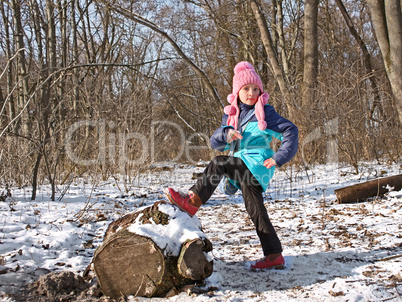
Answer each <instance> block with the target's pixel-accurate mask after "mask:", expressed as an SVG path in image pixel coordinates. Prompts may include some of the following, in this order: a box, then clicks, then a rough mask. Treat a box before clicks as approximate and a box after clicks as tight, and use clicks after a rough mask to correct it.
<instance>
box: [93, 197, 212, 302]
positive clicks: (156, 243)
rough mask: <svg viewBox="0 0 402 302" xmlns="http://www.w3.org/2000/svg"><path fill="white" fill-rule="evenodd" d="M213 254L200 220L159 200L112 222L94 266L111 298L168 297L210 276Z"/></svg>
mask: <svg viewBox="0 0 402 302" xmlns="http://www.w3.org/2000/svg"><path fill="white" fill-rule="evenodd" d="M210 251H212V244H211V242H210V241H209V240H208V239H207V238H206V236H205V234H204V233H203V232H202V228H201V224H200V222H199V220H198V218H197V217H195V216H194V217H190V216H189V215H188V214H186V213H184V212H182V211H181V210H180V209H179V208H178V207H176V206H174V205H171V204H170V203H167V202H165V201H157V202H155V203H154V204H153V205H152V206H149V207H145V208H141V209H139V210H137V211H135V212H133V213H130V214H127V215H125V216H123V217H122V218H120V219H118V220H115V221H113V222H112V223H111V224H110V225H109V227H108V229H107V230H106V233H105V237H104V240H103V243H102V245H101V246H100V247H99V248H98V249H97V250H96V251H95V254H94V258H93V264H94V270H95V274H96V276H97V278H98V282H99V285H100V287H101V289H102V292H103V293H104V294H105V295H106V296H110V297H111V298H114V299H116V298H119V297H121V296H128V295H134V296H141V297H164V296H165V295H166V294H167V293H168V292H169V291H171V290H172V289H175V290H176V289H180V288H181V287H184V286H186V285H190V284H195V283H196V281H201V280H203V279H205V278H207V277H209V276H210V275H211V274H212V271H213V266H212V261H211V260H209V259H208V255H207V253H208V252H210Z"/></svg>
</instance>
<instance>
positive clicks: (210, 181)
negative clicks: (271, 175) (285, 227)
mask: <svg viewBox="0 0 402 302" xmlns="http://www.w3.org/2000/svg"><path fill="white" fill-rule="evenodd" d="M223 176H227V177H229V178H230V179H233V180H236V181H238V182H239V183H240V186H241V190H242V194H243V199H244V202H245V205H246V209H247V212H248V213H249V215H250V218H251V220H252V221H253V223H254V225H255V227H256V230H257V234H258V236H259V238H260V241H261V245H262V249H263V252H264V255H270V254H275V253H281V252H282V246H281V243H280V241H279V238H278V236H277V234H276V232H275V229H274V227H273V226H272V223H271V221H270V219H269V217H268V213H267V209H266V208H265V206H264V200H263V197H262V188H261V186H260V184H259V183H258V181H257V179H256V178H255V177H254V176H253V175H252V174H251V172H250V170H249V169H248V168H247V166H246V164H245V163H244V162H243V160H241V159H240V158H237V157H232V156H224V155H222V156H217V157H215V158H214V159H213V160H212V161H211V162H210V163H209V164H208V166H207V167H206V169H205V171H204V175H203V177H202V178H201V179H199V180H198V181H197V182H196V183H195V184H194V186H192V187H191V188H190V191H192V192H194V193H195V194H196V195H197V196H199V197H200V199H201V200H202V201H203V203H205V202H206V201H207V200H208V199H209V198H210V197H211V195H212V193H213V192H214V191H215V189H216V187H217V186H218V185H219V182H220V180H221V178H222V177H223Z"/></svg>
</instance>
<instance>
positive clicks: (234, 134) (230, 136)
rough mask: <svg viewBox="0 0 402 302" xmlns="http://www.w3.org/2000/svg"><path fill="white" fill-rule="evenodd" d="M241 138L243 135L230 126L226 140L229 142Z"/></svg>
mask: <svg viewBox="0 0 402 302" xmlns="http://www.w3.org/2000/svg"><path fill="white" fill-rule="evenodd" d="M242 138H243V136H242V135H241V134H240V132H239V131H235V130H234V129H232V128H230V129H229V131H228V135H227V138H226V141H227V142H228V143H229V144H230V143H231V142H233V141H235V140H238V139H242Z"/></svg>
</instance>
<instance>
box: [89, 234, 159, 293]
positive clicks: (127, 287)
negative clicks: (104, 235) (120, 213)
mask: <svg viewBox="0 0 402 302" xmlns="http://www.w3.org/2000/svg"><path fill="white" fill-rule="evenodd" d="M146 251H148V252H146ZM94 264H95V265H94V269H95V273H96V275H97V277H98V280H99V285H100V287H101V288H102V292H103V293H104V294H105V295H106V296H109V297H114V298H118V297H121V296H122V295H135V296H142V297H152V295H153V293H154V292H155V290H156V285H157V284H159V283H160V282H161V279H162V276H163V274H164V270H165V265H164V256H163V254H162V253H161V251H160V250H159V249H158V248H157V247H156V246H155V244H154V243H153V242H152V240H150V239H148V238H145V237H141V236H136V235H135V234H133V235H130V236H123V237H117V238H113V239H112V240H110V241H109V242H108V243H107V244H106V245H103V248H101V249H100V250H99V251H97V252H96V255H95V257H94ZM116 277H118V280H116Z"/></svg>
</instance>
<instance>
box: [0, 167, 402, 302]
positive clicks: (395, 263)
mask: <svg viewBox="0 0 402 302" xmlns="http://www.w3.org/2000/svg"><path fill="white" fill-rule="evenodd" d="M202 169H203V168H202V167H195V166H183V165H176V166H174V169H171V170H167V171H160V172H149V173H147V174H146V175H145V174H144V175H142V176H141V177H139V178H138V179H136V180H135V181H134V182H132V183H131V184H130V185H129V186H127V184H126V188H127V189H128V191H126V190H124V189H123V188H124V187H125V186H124V185H123V184H122V183H120V181H119V180H115V179H111V180H108V181H104V182H94V181H93V180H91V179H86V180H84V179H81V180H79V181H77V182H74V183H71V184H70V185H69V187H66V188H65V187H60V188H59V190H60V192H59V195H58V196H61V194H62V192H63V193H64V192H65V194H64V196H63V198H62V199H61V200H59V201H50V200H49V198H50V188H49V187H47V186H43V187H41V188H40V192H39V194H38V198H37V200H36V201H30V198H29V197H30V188H23V189H18V188H11V193H12V197H10V198H8V199H7V200H6V201H4V202H0V293H1V294H0V297H1V295H2V297H3V298H2V299H3V300H4V301H12V298H10V297H8V296H7V295H8V294H10V293H11V294H18V293H19V292H20V291H21V289H22V288H24V286H25V285H26V284H28V283H31V282H33V281H36V280H37V279H38V277H39V276H41V275H44V274H46V273H49V272H57V271H66V270H70V271H74V272H78V273H82V272H83V271H84V270H85V268H86V267H87V266H88V265H89V264H90V262H91V260H92V256H93V254H94V250H95V249H96V247H97V246H99V245H100V244H101V242H102V239H103V235H104V232H105V231H106V229H107V226H108V225H109V223H110V222H112V221H113V220H115V219H117V218H119V217H121V216H123V215H124V214H126V213H128V212H131V211H134V210H136V209H138V208H139V207H142V206H147V205H151V204H153V203H154V202H155V201H157V200H160V199H164V196H163V188H164V187H166V186H174V187H175V188H176V189H181V190H186V189H188V188H189V187H190V185H191V184H192V183H193V181H194V180H192V179H191V178H192V175H193V172H200V171H202ZM401 170H402V168H401V165H400V164H398V165H397V164H394V165H381V166H379V165H375V164H372V163H366V164H363V163H362V164H361V171H362V172H361V173H360V174H359V175H355V174H353V173H352V172H353V169H350V168H347V167H338V166H319V167H315V168H313V169H311V170H307V171H304V170H302V171H299V170H296V169H295V168H291V167H288V168H287V169H284V170H278V171H277V172H276V174H275V176H274V179H273V181H272V183H271V187H270V188H269V189H268V190H267V193H266V207H267V209H268V213H269V215H270V218H271V220H272V222H273V224H274V226H275V228H276V229H277V232H278V235H279V237H280V239H281V241H282V245H283V247H284V256H285V260H286V266H287V267H286V269H284V270H275V271H266V272H252V271H250V270H249V269H248V268H247V266H248V265H249V263H250V262H251V261H254V260H257V259H259V258H261V257H262V253H261V247H260V244H259V241H258V238H257V235H256V233H255V230H254V227H253V225H252V222H251V221H250V219H249V218H248V215H247V212H246V210H245V207H244V204H243V201H242V198H241V195H239V194H237V195H235V196H232V197H228V196H225V195H221V194H214V195H213V196H212V198H211V200H210V201H209V202H208V203H207V204H206V205H204V206H203V207H202V208H201V209H200V211H199V212H198V213H197V217H194V218H193V219H199V222H200V224H201V226H202V228H203V231H204V233H205V234H206V235H207V236H208V238H209V239H210V240H211V242H212V244H213V248H214V250H213V252H212V255H213V257H214V259H213V260H214V273H213V274H212V275H211V276H210V277H209V278H208V279H207V280H206V283H205V284H204V285H202V287H203V288H204V289H205V291H204V293H202V294H187V293H184V292H183V293H181V294H180V295H177V296H174V297H172V298H170V299H162V298H153V299H145V298H134V297H130V298H129V300H131V301H278V300H284V301H298V300H301V299H303V300H305V301H346V300H348V301H400V300H401V299H402V273H401V271H402V191H400V192H391V193H389V194H388V195H387V196H386V197H385V198H382V199H375V200H372V201H369V202H364V203H358V204H337V203H336V202H335V200H336V196H335V194H334V190H335V189H337V188H340V187H344V186H347V185H352V184H355V183H359V182H363V181H366V180H371V179H374V178H375V177H378V176H379V175H383V176H390V175H396V174H400V173H402V172H401ZM0 299H1V298H0Z"/></svg>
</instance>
